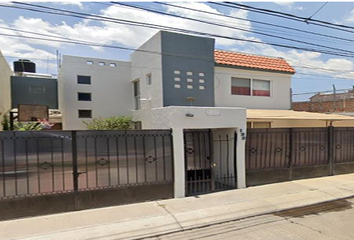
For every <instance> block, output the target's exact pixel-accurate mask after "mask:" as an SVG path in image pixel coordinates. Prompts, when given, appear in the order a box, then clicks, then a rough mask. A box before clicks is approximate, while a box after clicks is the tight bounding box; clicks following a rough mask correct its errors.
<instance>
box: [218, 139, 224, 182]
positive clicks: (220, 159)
mask: <svg viewBox="0 0 354 240" xmlns="http://www.w3.org/2000/svg"><path fill="white" fill-rule="evenodd" d="M219 157H220V158H219V164H220V167H219V170H220V171H219V172H220V177H222V162H223V161H222V141H221V135H219Z"/></svg>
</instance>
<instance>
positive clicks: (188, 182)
mask: <svg viewBox="0 0 354 240" xmlns="http://www.w3.org/2000/svg"><path fill="white" fill-rule="evenodd" d="M186 135H187V132H186V131H183V146H184V165H185V166H184V172H185V181H186V183H185V192H186V193H187V194H190V189H191V186H190V182H191V180H190V178H188V169H189V166H188V155H187V151H186V150H187V137H186ZM171 140H172V139H171ZM171 143H172V142H171Z"/></svg>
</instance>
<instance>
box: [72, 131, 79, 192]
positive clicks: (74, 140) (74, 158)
mask: <svg viewBox="0 0 354 240" xmlns="http://www.w3.org/2000/svg"><path fill="white" fill-rule="evenodd" d="M71 151H72V162H73V185H74V191H75V192H78V191H79V173H78V165H77V133H76V131H72V132H71Z"/></svg>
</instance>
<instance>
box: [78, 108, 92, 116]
mask: <svg viewBox="0 0 354 240" xmlns="http://www.w3.org/2000/svg"><path fill="white" fill-rule="evenodd" d="M79 118H92V110H79Z"/></svg>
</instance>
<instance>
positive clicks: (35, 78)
mask: <svg viewBox="0 0 354 240" xmlns="http://www.w3.org/2000/svg"><path fill="white" fill-rule="evenodd" d="M0 54H1V53H0ZM0 70H1V75H0V91H1V95H0V98H1V99H0V120H1V119H3V117H4V116H5V115H7V116H8V117H10V113H11V115H13V116H14V117H17V114H18V107H19V106H20V105H43V106H47V107H48V109H50V111H49V118H50V120H52V121H51V122H52V123H55V127H54V129H58V130H59V129H61V119H60V114H58V112H57V109H58V89H57V79H56V78H55V77H53V76H52V75H50V74H40V73H36V65H35V63H33V62H31V61H29V60H26V59H19V60H18V61H15V62H14V70H13V71H12V69H11V68H10V66H9V65H8V64H7V62H6V60H5V58H4V56H2V55H0Z"/></svg>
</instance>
